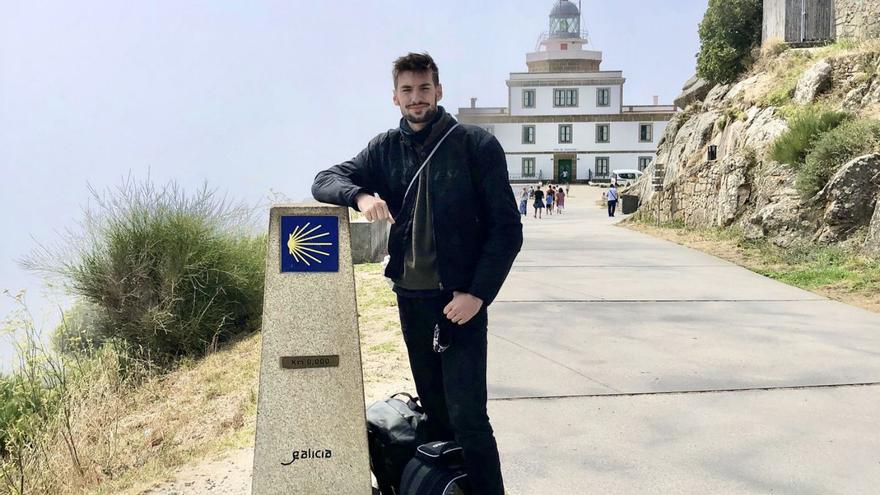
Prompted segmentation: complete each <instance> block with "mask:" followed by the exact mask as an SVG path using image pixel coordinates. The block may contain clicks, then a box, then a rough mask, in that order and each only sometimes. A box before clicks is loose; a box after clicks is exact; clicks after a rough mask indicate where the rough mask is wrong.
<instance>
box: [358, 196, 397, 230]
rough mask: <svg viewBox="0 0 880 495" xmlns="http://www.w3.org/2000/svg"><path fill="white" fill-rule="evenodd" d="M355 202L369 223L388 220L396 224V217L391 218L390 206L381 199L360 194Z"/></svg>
mask: <svg viewBox="0 0 880 495" xmlns="http://www.w3.org/2000/svg"><path fill="white" fill-rule="evenodd" d="M354 200H355V203H357V207H358V210H360V211H361V213H363V214H364V217H366V219H367V220H368V221H370V222H374V221H376V220H388V221H389V222H391V223H394V217H393V216H391V211H390V210H389V209H388V204H387V203H385V201H384V200H382V199H381V198H377V197H375V196H373V195H371V194H367V193H360V194H358V195H357V197H356V198H355V199H354Z"/></svg>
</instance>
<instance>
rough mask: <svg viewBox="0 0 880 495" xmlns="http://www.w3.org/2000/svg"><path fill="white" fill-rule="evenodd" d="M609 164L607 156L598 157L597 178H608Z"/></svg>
mask: <svg viewBox="0 0 880 495" xmlns="http://www.w3.org/2000/svg"><path fill="white" fill-rule="evenodd" d="M608 162H609V158H608V157H607V156H599V157H596V177H608Z"/></svg>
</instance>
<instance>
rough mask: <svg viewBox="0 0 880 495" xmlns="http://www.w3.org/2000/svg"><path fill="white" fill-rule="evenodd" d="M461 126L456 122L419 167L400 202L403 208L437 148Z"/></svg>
mask: <svg viewBox="0 0 880 495" xmlns="http://www.w3.org/2000/svg"><path fill="white" fill-rule="evenodd" d="M459 125H460V124H459V123H458V122H456V123H455V125H454V126H452V127H450V128H449V130H448V131H446V134H444V135H443V137H441V138H440V140H439V141H437V144H435V145H434V149H432V150H431V154H430V155H428V158H425V161H424V162H422V166H421V167H419V169H418V170H417V171H416V173H415V175H413V178H412V180H411V181H409V185H408V186H407V187H406V191H405V192H404V193H403V200H401V202H400V204H401V206H402V205H404V204H405V203H406V196H407V195H408V194H409V191H410V190H411V189H412V186H413V184H415V183H416V181H417V180H419V175H421V173H422V170H424V169H425V166H426V165H428V162H430V161H431V158H433V157H434V153H435V152H436V151H437V148H439V147H440V145H441V144H443V141H445V140H446V138H447V137H448V136H449V135H450V134H452V131H454V130H455V128H456V127H458V126H459ZM397 216H400V213H398V214H397ZM394 221H395V222H396V221H397V219H396V218H395V219H394Z"/></svg>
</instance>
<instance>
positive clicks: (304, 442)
mask: <svg viewBox="0 0 880 495" xmlns="http://www.w3.org/2000/svg"><path fill="white" fill-rule="evenodd" d="M268 243H269V248H268V251H267V261H266V289H265V296H264V302H263V330H262V334H263V335H262V336H263V347H262V356H261V363H260V392H259V399H258V402H257V434H256V445H255V448H254V471H253V495H266V494H284V495H293V494H304V495H306V494H307V495H366V494H369V493H370V492H371V485H370V460H369V452H368V449H367V432H366V423H365V419H364V385H363V374H362V368H361V354H360V339H359V335H358V320H357V303H356V300H355V287H354V270H353V267H352V263H351V247H350V236H349V229H348V210H347V209H345V208H340V207H334V206H318V205H315V206H275V207H273V208H272V210H271V213H270V219H269V239H268Z"/></svg>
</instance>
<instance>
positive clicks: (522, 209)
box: [519, 187, 529, 216]
mask: <svg viewBox="0 0 880 495" xmlns="http://www.w3.org/2000/svg"><path fill="white" fill-rule="evenodd" d="M528 205H529V190H528V188H526V187H524V188H522V193H521V194H520V195H519V214H520V215H522V216H526V215H527V214H528V211H527V210H526V208H527V207H528Z"/></svg>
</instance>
